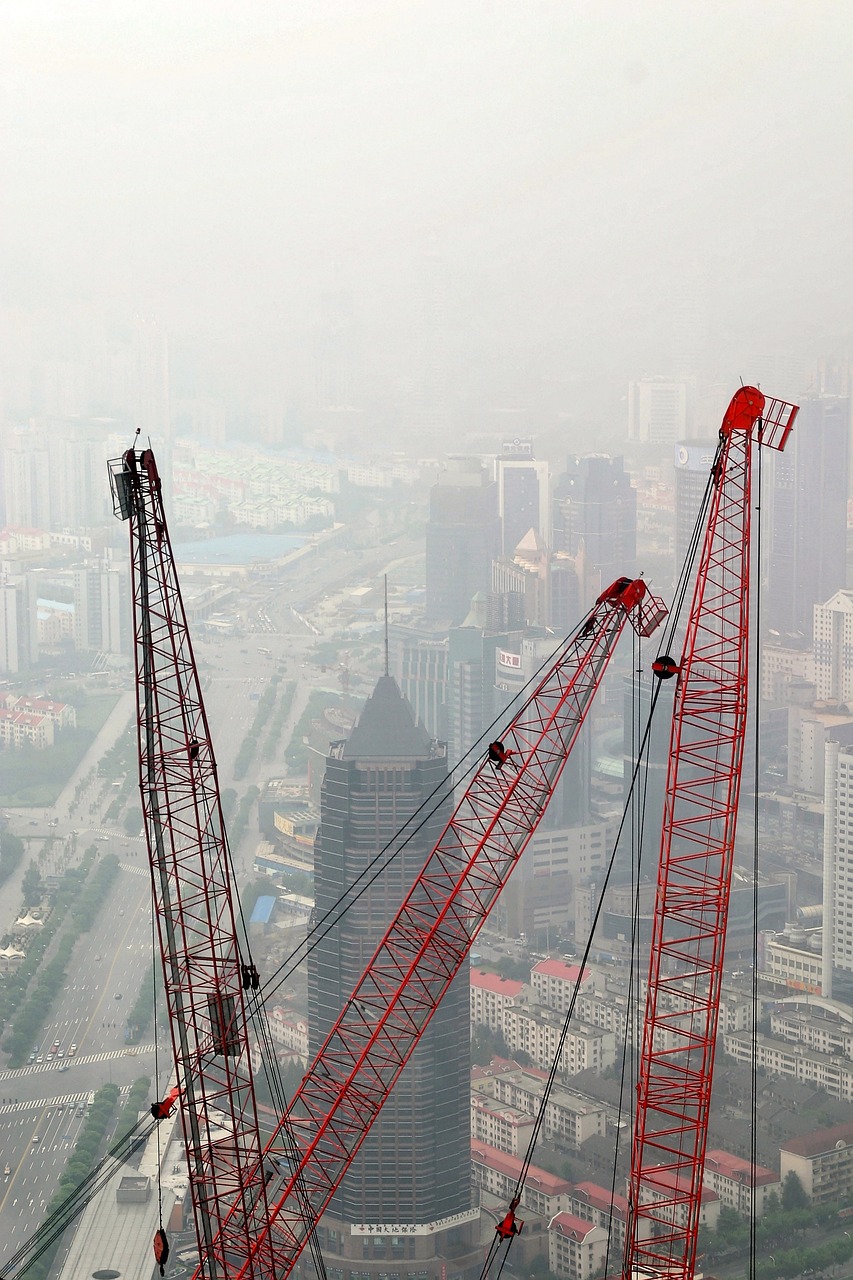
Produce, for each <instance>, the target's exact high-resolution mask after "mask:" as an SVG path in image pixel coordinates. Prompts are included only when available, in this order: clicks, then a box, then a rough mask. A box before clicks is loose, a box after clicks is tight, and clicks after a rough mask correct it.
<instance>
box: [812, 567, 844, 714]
mask: <svg viewBox="0 0 853 1280" xmlns="http://www.w3.org/2000/svg"><path fill="white" fill-rule="evenodd" d="M851 655H853V591H836V593H835V595H834V596H833V597H832V598H831V599H830V600H827V602H826V604H816V605H815V607H814V668H815V683H816V685H817V697H818V700H819V701H820V702H844V703H850V704H853V661H851Z"/></svg>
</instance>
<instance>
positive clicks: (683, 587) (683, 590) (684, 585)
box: [480, 433, 725, 1280]
mask: <svg viewBox="0 0 853 1280" xmlns="http://www.w3.org/2000/svg"><path fill="white" fill-rule="evenodd" d="M724 445H725V439H724V437H723V436H722V433H721V435H720V438H719V442H718V445H717V450H716V453H715V456H714V462H713V465H712V468H711V472H710V474H709V476H708V480H707V482H706V485H705V490H704V493H703V495H702V500H701V503H700V507H699V512H698V514H697V517H696V521H695V523H694V526H693V531H692V533H691V537H690V542H689V544H688V550H687V554H686V556H685V559H684V564H683V565H682V568H681V572H680V574H679V578H678V582H677V584H676V590H675V593H674V598H673V606H672V610H671V612H670V614H669V618H668V620H667V625H666V629H665V632H664V636H663V638H662V639H661V641H660V644H659V648H658V656H660V655H661V653H662V652H665V651H668V649H669V647H670V645H671V644H672V641H673V639H674V637H675V632H676V628H677V626H678V623H679V622H680V618H681V612H682V610H683V608H684V603H685V600H686V597H687V591H688V588H689V585H690V581H691V577H692V573H693V568H694V564H695V560H696V555H697V553H698V550H699V545H700V542H701V540H702V536H703V530H704V524H705V519H706V516H707V511H708V506H709V504H710V500H711V495H712V492H713V488H714V484H715V477H716V475H717V470H718V463H719V461H720V458H721V455H722V451H723V448H724ZM662 683H663V682H662V681H661V680H658V682H657V684H656V686H655V688H654V691H653V693H652V697H651V702H650V705H649V714H648V717H647V719H646V724H645V728H644V730H643V735H642V739H641V741H640V744H639V748H638V751H637V754H636V759H635V761H634V767H633V770H632V773H631V782H630V785H629V788H628V795H627V797H626V800H625V805H624V808H623V812H622V818H621V820H620V823H619V827H618V829H617V832H616V838H615V840H614V844H613V852H612V853H611V855H610V860H609V862H608V866H607V871H606V873H605V876H604V880H603V883H602V887H601V893H600V895H599V899H598V904H597V906H596V909H595V913H594V915H593V918H592V922H591V927H590V932H589V937H588V938H587V941H586V945H585V947H584V951H583V956H582V957H581V961H580V964H579V966H578V974H577V977H576V979H575V985H574V988H573V990H572V995H571V997H570V1000H569V1007H568V1009H567V1011H566V1016H565V1019H564V1022H563V1027H562V1030H561V1033H560V1037H559V1040H558V1042H557V1047H556V1050H555V1053H554V1057H553V1060H552V1062H551V1067H550V1070H549V1073H548V1078H547V1080H546V1083H545V1087H544V1090H543V1094H542V1099H541V1102H540V1106H539V1111H538V1113H537V1115H536V1119H535V1121H534V1124H533V1128H532V1130H531V1134H530V1140H529V1143H528V1147H527V1152H526V1154H525V1157H524V1160H523V1161H522V1167H521V1172H520V1173H519V1176H518V1178H517V1180H516V1185H515V1190H514V1193H513V1196H512V1198H511V1201H510V1204H511V1208H512V1209H514V1208H515V1207H516V1206H517V1205H518V1204H519V1203H520V1202H521V1195H522V1192H523V1189H524V1182H525V1180H526V1177H527V1173H528V1171H529V1169H530V1166H531V1164H532V1160H533V1153H534V1150H535V1146H536V1141H537V1139H538V1137H539V1134H540V1132H541V1129H542V1126H543V1124H544V1121H545V1113H546V1111H547V1103H548V1098H549V1095H550V1093H551V1090H552V1088H553V1086H554V1083H555V1081H556V1077H557V1074H558V1070H559V1062H560V1058H561V1056H562V1052H563V1048H564V1046H565V1042H566V1039H567V1038H568V1033H569V1029H570V1025H571V1021H572V1018H573V1017H574V1011H575V1006H576V1004H577V997H578V994H579V990H580V982H581V978H582V975H583V972H584V968H585V966H586V963H587V960H588V959H589V954H590V951H591V949H592V941H593V938H594V936H595V931H596V927H597V925H598V921H599V919H600V916H601V912H602V910H603V906H604V895H605V893H606V890H607V887H608V884H609V882H610V877H611V875H612V872H613V867H614V864H615V860H616V853H617V851H618V848H619V841H620V839H621V837H622V832H623V830H624V827H625V822H626V819H627V816H628V813H629V810H630V809H631V806H632V801H633V798H634V791H635V788H636V783H637V779H638V776H639V773H640V770H641V768H643V767H644V763H645V764H647V756H646V753H647V751H648V745H649V741H650V737H651V729H652V724H653V720H654V714H655V710H656V707H657V703H658V698H659V696H660V692H661V687H662ZM644 777H645V783H644V798H643V803H642V820H643V821H644V819H645V788H646V787H647V785H648V770H647V768H646V772H645V775H644ZM640 848H641V850H642V841H641V842H640ZM638 872H639V865H638ZM632 928H633V926H632ZM632 941H634V942H637V941H638V937H637V936H635V937H634V938H633V939H632ZM632 972H633V970H632ZM628 1027H629V1019H628V1017H626V1019H625V1037H627V1034H628ZM624 1049H625V1046H624V1042H623V1055H624ZM620 1110H621V1095H620ZM618 1134H619V1130H618V1129H617V1154H618ZM615 1179H616V1163H615V1158H614V1165H613V1175H612V1186H613V1188H614V1189H615ZM611 1203H612V1198H611ZM514 1238H515V1236H514V1235H510V1236H509V1238H508V1239H507V1240H506V1250H505V1252H504V1255H503V1258H502V1260H501V1264H500V1268H499V1270H498V1274H497V1277H496V1280H500V1275H501V1272H502V1271H503V1268H504V1265H505V1263H506V1260H507V1257H508V1255H509V1250H510V1246H511V1245H512V1241H513V1239H514ZM502 1243H503V1241H502V1239H501V1238H500V1237H499V1236H498V1235H497V1233H496V1235H495V1239H494V1240H493V1241H492V1243H491V1246H490V1248H489V1250H488V1252H487V1255H486V1260H485V1263H484V1265H483V1270H482V1272H481V1277H480V1280H487V1277H488V1274H489V1267H490V1266H491V1263H492V1261H493V1260H494V1258H495V1256H496V1254H497V1253H498V1252H499V1250H500V1247H501V1244H502ZM608 1253H609V1241H608Z"/></svg>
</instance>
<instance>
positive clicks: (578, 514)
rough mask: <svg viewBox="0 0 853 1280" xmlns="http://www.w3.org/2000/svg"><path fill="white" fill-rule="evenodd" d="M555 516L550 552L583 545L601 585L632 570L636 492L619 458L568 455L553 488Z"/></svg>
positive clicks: (571, 551) (574, 550)
mask: <svg viewBox="0 0 853 1280" xmlns="http://www.w3.org/2000/svg"><path fill="white" fill-rule="evenodd" d="M553 519H554V550H555V551H567V552H568V553H569V554H570V555H577V553H578V551H579V550H580V549H581V547H583V549H584V550H585V552H586V557H587V562H588V564H589V566H590V567H591V568H593V569H594V570H597V571H598V574H599V577H600V583H601V585H604V586H606V585H607V584H608V583H609V582H612V581H613V580H614V578H618V577H619V575H620V574H623V573H633V572H634V570H635V561H636V556H637V493H636V490H635V489H634V487H633V485H632V484H631V478H630V476H629V475H628V474H627V472H626V471H625V468H624V465H623V462H622V459H621V458H611V457H609V456H608V455H607V454H603V453H594V454H590V455H589V456H587V457H585V458H569V460H568V462H567V463H566V470H565V471H564V473H563V474H562V475H561V476H560V478H559V480H558V481H557V485H556V489H555V491H554V516H553ZM599 589H600V588H599ZM595 594H597V591H596V592H595Z"/></svg>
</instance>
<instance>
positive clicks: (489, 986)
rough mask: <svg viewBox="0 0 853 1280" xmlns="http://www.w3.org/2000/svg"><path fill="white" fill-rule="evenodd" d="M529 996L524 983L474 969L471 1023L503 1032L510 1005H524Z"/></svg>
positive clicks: (472, 974) (527, 988) (472, 976)
mask: <svg viewBox="0 0 853 1280" xmlns="http://www.w3.org/2000/svg"><path fill="white" fill-rule="evenodd" d="M529 995H530V988H529V987H528V986H526V985H525V983H523V982H517V981H515V980H514V979H512V978H502V977H501V976H500V974H498V973H487V972H486V971H485V970H484V969H473V968H472V970H471V1022H472V1024H473V1025H474V1026H478V1027H488V1028H489V1030H490V1031H500V1032H503V1019H504V1011H505V1010H506V1009H507V1008H509V1006H510V1005H517V1004H521V1003H523V1002H524V1001H525V1000H526V999H527V998H528V997H529Z"/></svg>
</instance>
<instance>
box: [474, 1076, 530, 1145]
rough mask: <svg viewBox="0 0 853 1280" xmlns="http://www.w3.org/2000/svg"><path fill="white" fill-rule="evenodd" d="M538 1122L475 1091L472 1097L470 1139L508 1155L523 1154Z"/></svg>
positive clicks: (522, 1112) (514, 1108)
mask: <svg viewBox="0 0 853 1280" xmlns="http://www.w3.org/2000/svg"><path fill="white" fill-rule="evenodd" d="M535 1123H536V1120H535V1118H534V1117H533V1116H532V1115H528V1114H526V1113H525V1112H524V1111H519V1110H518V1109H517V1108H516V1107H510V1106H507V1105H506V1104H503V1103H500V1102H496V1101H495V1100H494V1099H492V1098H489V1097H484V1096H483V1094H482V1093H480V1092H478V1091H474V1092H472V1094H471V1138H472V1140H473V1141H475V1142H483V1143H485V1144H486V1146H489V1147H494V1148H495V1150H496V1151H503V1152H504V1154H505V1155H510V1156H518V1155H524V1153H525V1151H526V1150H527V1147H528V1145H529V1143H530V1135H531V1133H532V1132H533V1126H534V1124H535Z"/></svg>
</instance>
